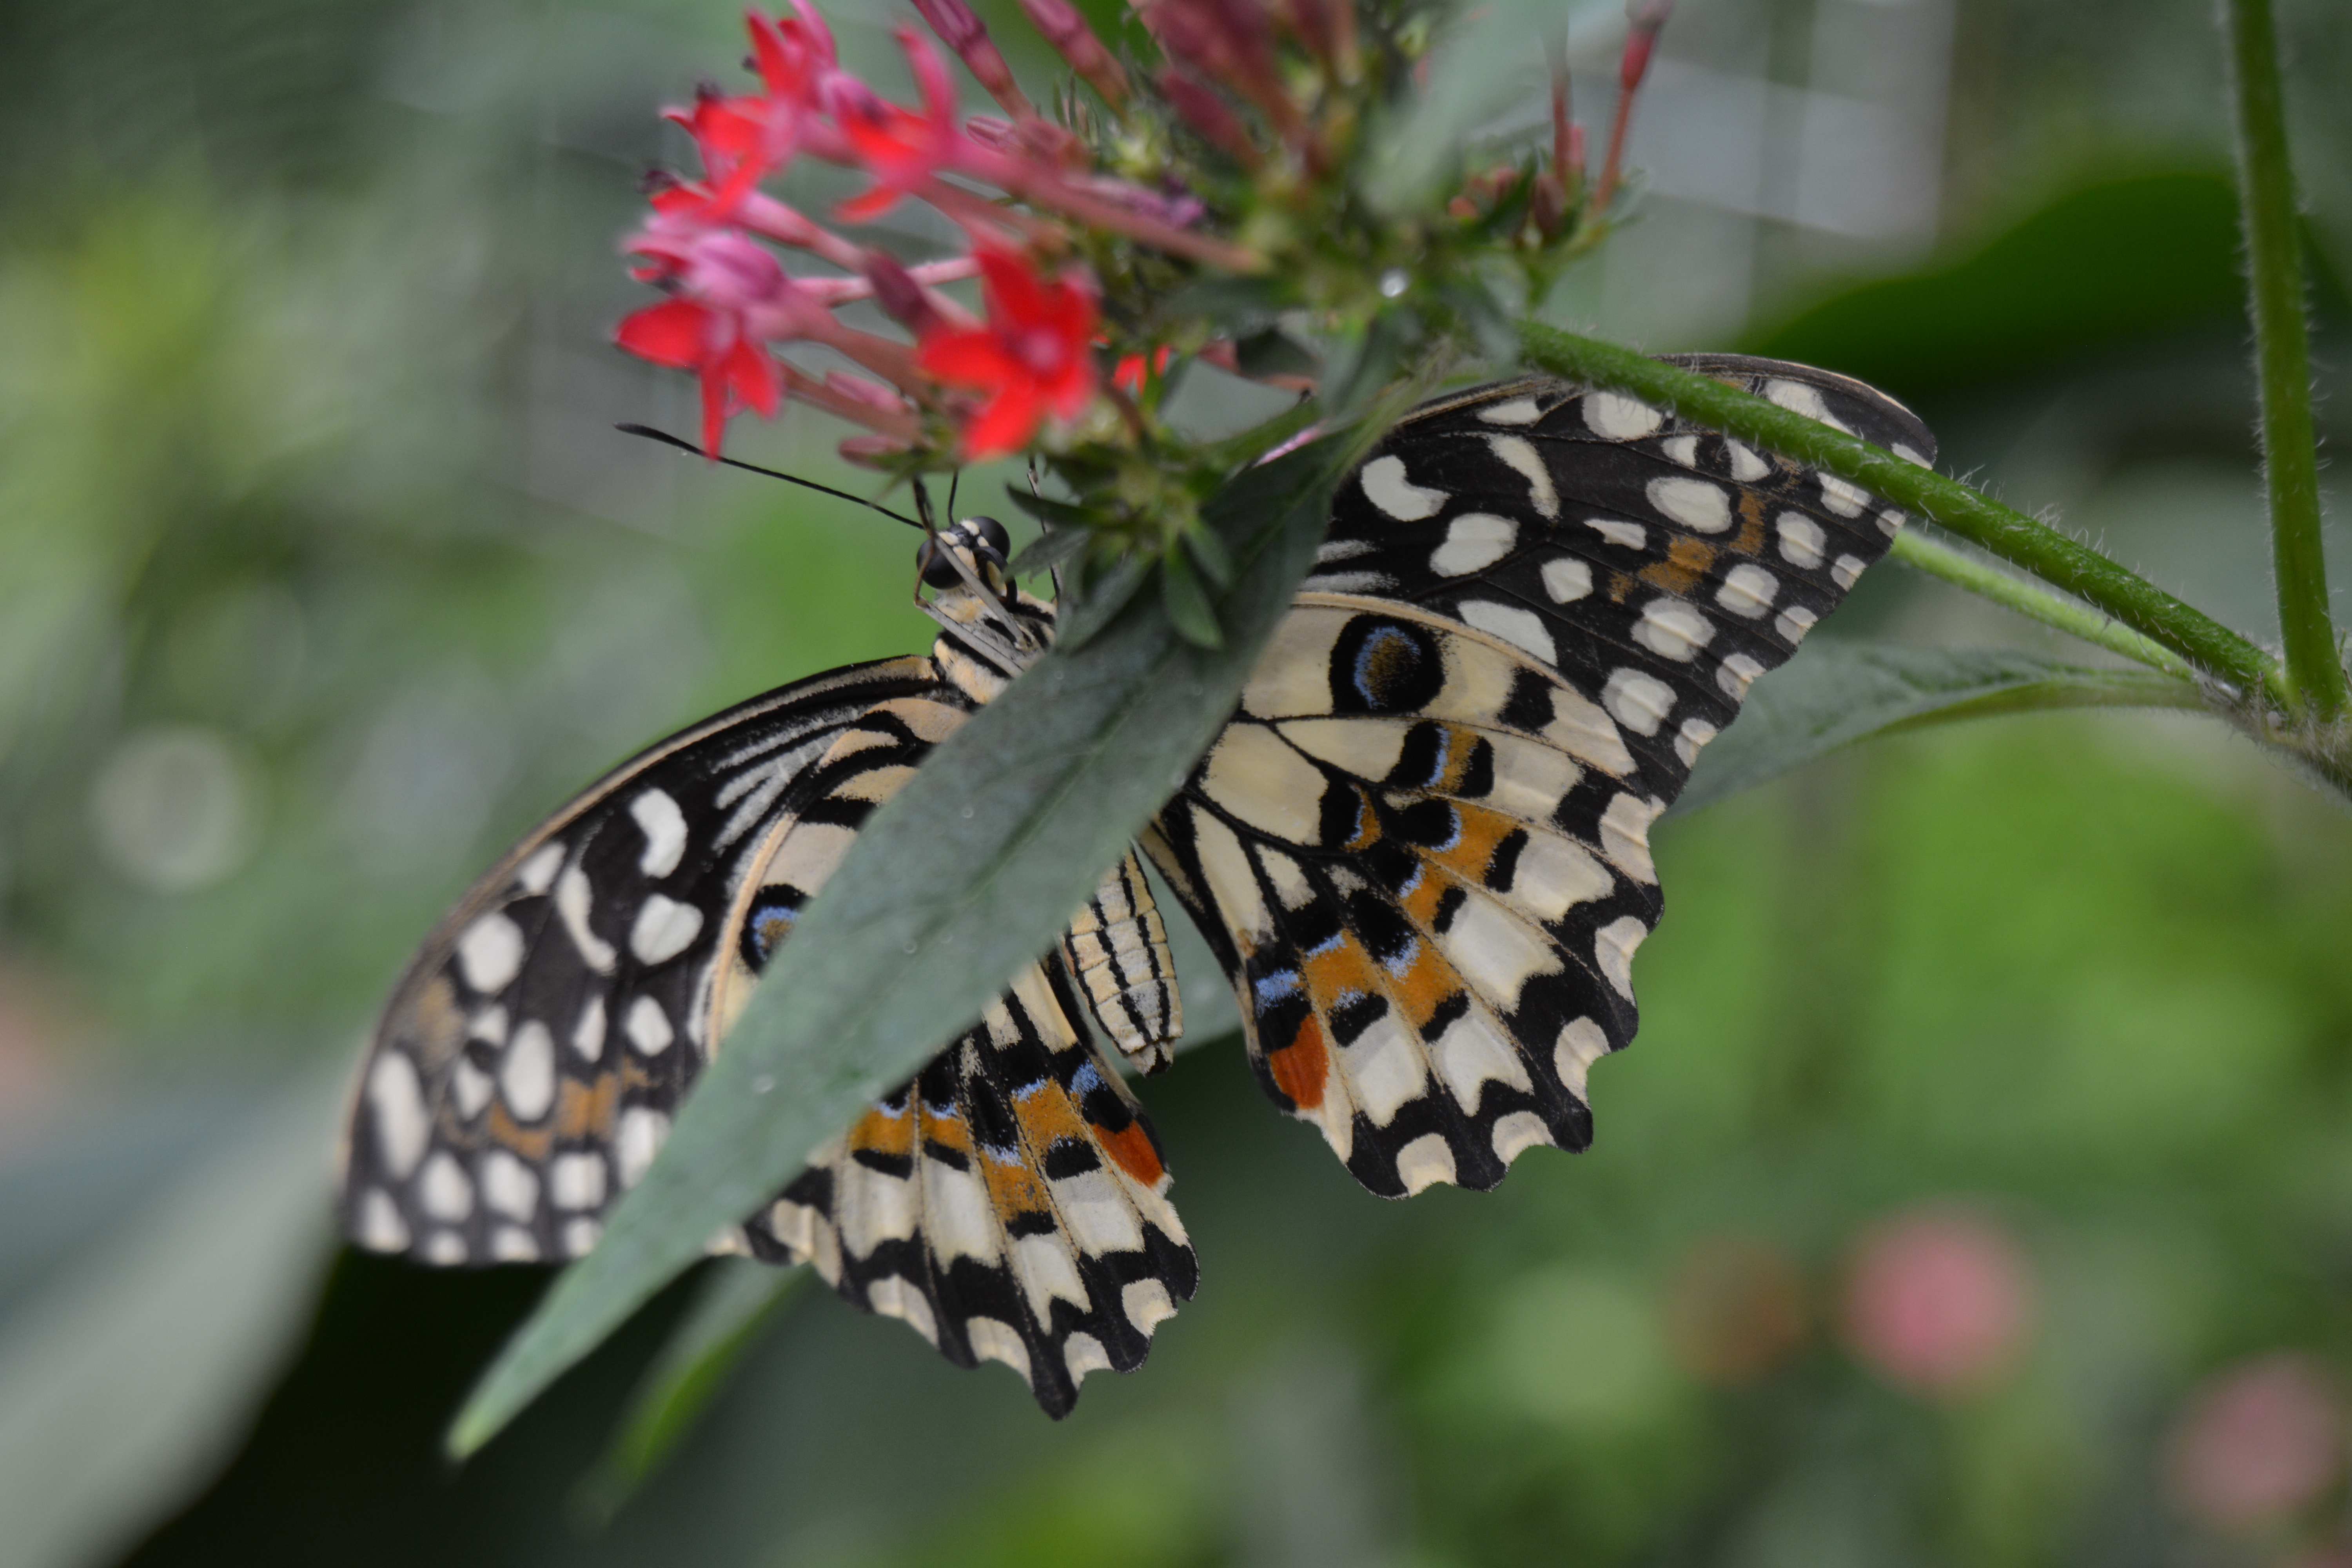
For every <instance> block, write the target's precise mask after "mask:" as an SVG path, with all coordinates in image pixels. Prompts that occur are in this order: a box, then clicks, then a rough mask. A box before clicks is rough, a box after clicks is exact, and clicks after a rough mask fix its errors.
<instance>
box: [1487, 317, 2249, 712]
mask: <svg viewBox="0 0 2352 1568" xmlns="http://www.w3.org/2000/svg"><path fill="white" fill-rule="evenodd" d="M1519 345H1520V350H1521V352H1522V353H1524V354H1525V355H1526V357H1527V358H1528V361H1529V362H1530V363H1534V364H1536V365H1538V366H1540V367H1541V368H1543V369H1545V370H1548V371H1549V372H1551V373H1552V374H1554V375H1558V376H1562V377H1564V378H1566V379H1568V380H1570V381H1575V382H1580V383H1582V384H1585V385H1588V386H1606V387H1612V388H1614V389H1616V390H1619V391H1623V392H1629V393H1632V394H1633V395H1636V396H1639V397H1642V398H1644V399H1646V400H1647V401H1649V402H1652V403H1655V404H1658V405H1662V406H1664V407H1668V408H1671V409H1673V410H1674V411H1675V413H1677V414H1680V415H1682V416H1685V418H1689V419H1693V420H1696V421H1697V422H1698V423H1700V424H1702V425H1706V426H1711V427H1713V428H1715V429H1718V430H1724V431H1727V432H1729V433H1730V434H1732V435H1734V436H1737V437H1739V438H1740V439H1741V440H1744V441H1747V442H1749V443H1750V444H1752V445H1755V446H1759V447H1769V448H1771V449H1772V450H1774V451H1777V452H1781V453H1785V454H1786V455H1788V456H1789V457H1791V458H1797V459H1798V460H1800V461H1801V462H1806V463H1811V464H1812V465H1813V466H1814V467H1816V468H1826V469H1828V470H1829V471H1830V472H1831V473H1833V474H1836V475H1838V476H1839V477H1840V478H1842V479H1851V480H1853V482H1854V483H1855V484H1858V485H1861V486H1862V487H1863V488H1864V489H1867V490H1869V491H1871V492H1872V493H1873V494H1874V495H1878V496H1882V497H1884V498H1885V499H1886V500H1890V501H1894V502H1895V503H1897V504H1899V505H1902V506H1905V507H1908V508H1910V509H1911V510H1914V511H1916V512H1919V513H1921V514H1923V515H1925V516H1926V517H1927V518H1929V519H1930V520H1932V521H1936V522H1938V523H1941V524H1942V525H1943V526H1944V527H1946V528H1948V529H1949V530H1951V531H1953V532H1954V533H1957V534H1958V535H1959V536H1960V537H1961V538H1963V539H1966V540H1968V541H1969V542H1970V543H1972V544H1976V545H1979V546H1981V547H1982V548H1983V549H1985V550H1988V551H1990V552H1992V553H1993V554H1995V555H1998V556H2000V558H2001V559H2002V560H2004V561H2007V562H2009V563H2011V564H2012V565H2016V566H2021V567H2023V568H2024V569H2025V570H2026V571H2028V572H2030V573H2032V574H2033V575H2035V576H2037V577H2039V578H2041V579H2042V581H2044V582H2046V583H2050V584H2053V585H2055V586H2057V587H2059V588H2062V589H2063V590H2065V591H2066V592H2067V593H2069V594H2072V595H2074V596H2075V597H2076V598H2079V599H2082V600H2084V601H2085V602H2086V603H2089V604H2092V605H2097V606H2098V607H2099V608H2100V609H2102V610H2105V612H2106V613H2107V614H2109V615H2111V616H2114V617H2115V618H2116V619H2117V620H2119V621H2121V622H2123V623H2124V624H2125V625H2126V626H2130V627H2131V628H2132V629H2133V630H2135V631H2137V632H2140V633H2142V634H2143V635H2145V636H2147V637H2149V638H2151V639H2153V640H2154V641H2156V642H2158V643H2161V644H2163V645H2164V646H2165V647H2168V648H2170V649H2171V650H2172V651H2173V652H2175V653H2177V654H2179V655H2180V656H2181V658H2185V659H2187V660H2188V661H2189V663H2190V664H2192V665H2195V666H2197V667H2198V668H2201V669H2203V670H2206V671H2208V672H2210V674H2212V675H2214V676H2216V677H2218V678H2220V679H2222V680H2225V681H2228V682H2229V683H2231V685H2233V686H2235V687H2237V688H2238V689H2240V691H2241V692H2242V693H2243V694H2245V695H2246V696H2247V697H2249V698H2251V697H2252V696H2254V695H2255V694H2256V693H2258V692H2260V693H2266V694H2268V695H2269V696H2270V697H2271V698H2272V700H2284V697H2285V684H2284V676H2283V672H2282V671H2281V670H2280V668H2279V666H2278V662H2277V660H2275V659H2273V658H2272V657H2271V656H2270V655H2269V654H2267V653H2264V652H2263V650H2262V649H2261V648H2259V647H2255V646H2254V645H2253V644H2252V643H2251V642H2248V641H2247V640H2246V639H2245V638H2244V637H2240V636H2239V635H2238V634H2237V633H2236V632H2233V631H2231V630H2230V628H2229V627H2227V626H2222V625H2221V623H2220V622H2218V621H2216V620H2214V619H2213V618H2212V617H2211V616H2208V615H2206V614H2205V613H2204V612H2203V611H2201V610H2198V609H2196V608H2194V607H2192V606H2190V605H2185V604H2183V603H2181V601H2179V599H2176V598H2174V597H2173V596H2172V595H2169V594H2168V593H2166V592H2164V590H2162V589H2161V588H2158V587H2157V586H2156V585H2155V584H2152V583H2150V582H2148V581H2147V580H2146V579H2145V578H2142V577H2140V576H2138V575H2137V574H2134V573H2131V572H2128V571H2126V570H2125V569H2124V568H2123V567H2121V566H2118V565H2116V563H2114V562H2112V561H2110V560H2108V559H2107V558H2106V557H2105V556H2104V555H2101V554H2099V553H2098V552H2095V551H2093V550H2089V549H2086V548H2085V547H2084V546H2083V545H2081V544H2078V543H2076V542H2074V541H2073V540H2071V539H2069V538H2067V537H2066V536H2065V535H2064V534H2063V533H2060V532H2058V531H2056V530H2055V529H2053V528H2049V527H2045V526H2044V525H2043V524H2042V523H2039V522H2036V521H2034V520H2033V519H2032V518H2030V517H2027V516H2025V515H2024V514H2023V513H2022V512H2019V511H2015V510H2011V508H2009V507H2006V506H2003V505H2001V503H2000V502H1999V501H1997V500H1993V499H1992V498H1991V497H1990V496H1987V495H1982V494H1979V492H1978V491H1976V490H1972V489H1969V488H1968V487H1967V486H1966V485H1963V484H1959V483H1958V482H1957V481H1955V480H1952V479H1945V478H1944V477H1943V476H1942V475H1940V474H1937V472H1935V471H1934V470H1933V469H1931V468H1922V467H1920V466H1919V465H1918V464H1916V463H1909V462H1906V461H1905V460H1904V459H1902V458H1898V457H1896V456H1895V455H1894V454H1893V453H1892V452H1887V451H1883V450H1881V449H1880V448H1878V447H1874V446H1872V445H1870V444H1869V443H1868V442H1866V441H1861V440H1857V439H1856V438H1855V437H1852V436H1848V435H1846V434H1844V433H1843V432H1842V431H1838V430H1832V428H1830V427H1829V426H1826V425H1822V424H1821V423H1819V422H1817V421H1815V420H1811V419H1808V418H1806V417H1805V416H1803V415H1801V414H1795V413H1791V412H1790V410H1788V409H1786V408H1782V407H1780V406H1779V405H1776V404H1771V403H1767V402H1766V401H1764V400H1763V399H1762V398H1760V397H1750V396H1748V395H1747V394H1746V393H1744V392H1738V391H1735V390H1734V389H1733V388H1731V387H1729V386H1727V385H1725V384H1723V383H1722V382H1719V381H1717V380H1715V379H1713V378H1712V377H1709V376H1704V375H1696V374H1692V373H1691V372H1689V371H1686V370H1684V369H1682V368H1680V367H1679V366H1676V365H1670V364H1665V363H1661V362H1659V361H1657V360H1654V359H1651V358H1650V357H1648V356H1647V355H1645V354H1643V353H1640V352H1639V351H1638V350H1634V349H1629V348H1626V347H1624V346H1622V344H1618V343H1612V342H1604V341H1602V340H1601V339H1599V338H1588V337H1584V336H1581V335H1580V334H1577V333H1574V332H1564V331H1559V329H1557V328H1554V327H1548V326H1545V325H1543V324H1542V323H1540V322H1536V321H1522V322H1521V323H1520V324H1519Z"/></svg>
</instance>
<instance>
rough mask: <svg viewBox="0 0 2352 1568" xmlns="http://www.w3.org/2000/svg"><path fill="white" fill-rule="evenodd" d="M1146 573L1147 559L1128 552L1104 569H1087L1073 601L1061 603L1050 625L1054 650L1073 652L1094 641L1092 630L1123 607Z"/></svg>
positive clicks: (1148, 572) (1139, 585)
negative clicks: (1083, 580) (1053, 621)
mask: <svg viewBox="0 0 2352 1568" xmlns="http://www.w3.org/2000/svg"><path fill="white" fill-rule="evenodd" d="M1150 575H1151V563H1150V562H1149V561H1147V560H1145V559H1144V558H1143V557H1142V556H1140V555H1137V554H1134V553H1132V552H1129V554H1126V555H1122V556H1120V557H1119V558H1118V560H1117V561H1115V562H1113V563H1111V565H1110V566H1109V567H1108V569H1106V570H1101V571H1094V572H1089V573H1088V574H1087V582H1086V587H1085V590H1084V592H1083V593H1081V594H1080V595H1079V596H1078V601H1077V603H1076V604H1074V605H1063V606H1061V616H1060V618H1059V619H1058V620H1057V621H1056V622H1055V626H1054V648H1055V652H1057V653H1066V654H1068V653H1076V652H1077V651H1078V650H1079V649H1080V648H1083V647H1086V646H1087V644H1088V643H1090V642H1092V641H1094V640H1095V634H1096V633H1097V632H1099V631H1101V630H1102V629H1103V628H1104V627H1105V626H1108V625H1110V624H1111V622H1112V621H1113V620H1114V619H1116V618H1117V617H1118V614H1119V612H1120V611H1122V610H1124V609H1126V608H1127V604H1128V601H1129V600H1130V599H1132V598H1134V597H1135V591H1136V590H1137V589H1138V588H1140V587H1142V586H1143V584H1144V580H1145V579H1146V578H1148V577H1150Z"/></svg>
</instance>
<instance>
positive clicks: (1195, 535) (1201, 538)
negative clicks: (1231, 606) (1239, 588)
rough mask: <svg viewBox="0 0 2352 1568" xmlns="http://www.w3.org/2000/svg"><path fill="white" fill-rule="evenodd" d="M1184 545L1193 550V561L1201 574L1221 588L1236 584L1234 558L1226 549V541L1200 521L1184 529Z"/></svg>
mask: <svg viewBox="0 0 2352 1568" xmlns="http://www.w3.org/2000/svg"><path fill="white" fill-rule="evenodd" d="M1184 546H1185V548H1186V549H1188V550H1190V551H1191V552H1192V563H1193V564H1194V565H1196V566H1198V567H1199V568H1200V569H1201V575H1202V576H1203V577H1206V578H1207V579H1208V580H1209V581H1210V582H1212V583H1214V584H1216V585H1217V586H1218V587H1220V588H1230V587H1232V586H1233V585H1234V558H1233V556H1232V555H1231V554H1229V553H1228V552H1226V550H1225V542H1224V541H1223V540H1222V539H1219V538H1218V537H1217V536H1216V535H1215V534H1214V533H1212V532H1211V531H1209V530H1207V529H1205V528H1202V527H1201V526H1200V525H1199V524H1198V523H1195V524H1193V525H1192V527H1191V528H1188V529H1186V530H1185V531H1184Z"/></svg>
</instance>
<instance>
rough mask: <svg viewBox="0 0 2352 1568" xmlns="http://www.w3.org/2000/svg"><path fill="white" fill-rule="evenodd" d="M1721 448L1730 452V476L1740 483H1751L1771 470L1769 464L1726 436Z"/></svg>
mask: <svg viewBox="0 0 2352 1568" xmlns="http://www.w3.org/2000/svg"><path fill="white" fill-rule="evenodd" d="M1723 449H1724V450H1725V451H1726V452H1728V453H1729V454H1731V477H1732V478H1733V479H1738V481H1739V482H1740V483H1741V484H1753V483H1755V482H1756V481H1757V480H1758V479H1762V478H1763V477H1764V476H1765V475H1767V474H1769V473H1770V472H1771V471H1772V465H1771V464H1769V463H1768V462H1766V461H1765V460H1764V459H1763V458H1759V457H1758V456H1757V455H1756V454H1755V453H1754V452H1752V451H1750V450H1749V449H1748V447H1743V446H1741V445H1740V444H1739V443H1738V442H1737V441H1734V440H1732V439H1731V438H1730V437H1724V442H1723Z"/></svg>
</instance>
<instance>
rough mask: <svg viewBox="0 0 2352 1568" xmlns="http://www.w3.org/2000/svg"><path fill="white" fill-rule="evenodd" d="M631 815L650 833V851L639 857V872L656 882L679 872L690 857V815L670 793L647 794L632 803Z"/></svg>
mask: <svg viewBox="0 0 2352 1568" xmlns="http://www.w3.org/2000/svg"><path fill="white" fill-rule="evenodd" d="M629 815H630V816H634V817H635V818H636V819H637V826H639V827H641V828H643V829H645V834H646V852H645V853H644V854H642V855H640V856H638V857H637V869H638V870H639V871H641V872H643V873H644V874H645V875H646V876H648V877H651V878H654V879H656V880H659V879H661V878H664V877H667V876H668V875H669V874H670V873H671V872H672V871H675V870H677V863H678V862H679V861H680V860H682V859H684V858H686V813H684V812H683V811H680V810H679V809H678V807H677V801H675V800H673V799H672V798H670V795H669V792H668V791H667V790H659V789H649V790H647V791H646V792H645V793H644V794H643V795H639V796H637V798H636V799H635V800H633V801H631V802H629Z"/></svg>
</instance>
